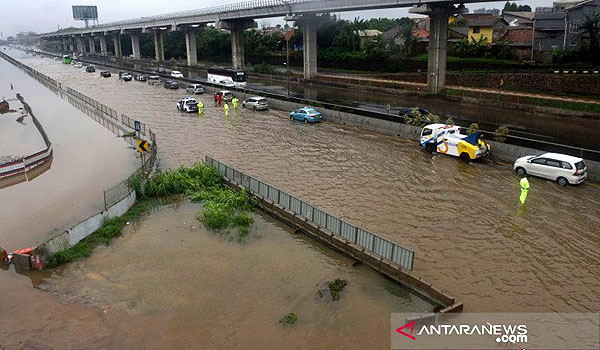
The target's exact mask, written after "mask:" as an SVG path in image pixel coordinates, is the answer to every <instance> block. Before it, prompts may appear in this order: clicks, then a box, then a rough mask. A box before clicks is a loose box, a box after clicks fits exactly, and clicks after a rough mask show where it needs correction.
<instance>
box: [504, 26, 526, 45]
mask: <svg viewBox="0 0 600 350" xmlns="http://www.w3.org/2000/svg"><path fill="white" fill-rule="evenodd" d="M507 29H508V32H507V33H506V35H505V36H504V40H506V42H507V43H509V44H517V43H520V44H522V43H529V44H531V35H532V34H533V29H532V28H514V29H513V28H510V27H508V28H507Z"/></svg>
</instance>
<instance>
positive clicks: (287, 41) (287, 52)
mask: <svg viewBox="0 0 600 350" xmlns="http://www.w3.org/2000/svg"><path fill="white" fill-rule="evenodd" d="M286 24H287V23H286ZM289 38H290V36H289V28H287V29H286V32H285V66H286V68H287V97H288V98H290V39H289Z"/></svg>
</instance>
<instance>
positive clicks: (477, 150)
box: [420, 124, 490, 162]
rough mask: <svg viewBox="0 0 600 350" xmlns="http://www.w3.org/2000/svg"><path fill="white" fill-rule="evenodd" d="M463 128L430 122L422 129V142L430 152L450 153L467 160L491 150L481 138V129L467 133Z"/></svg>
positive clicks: (479, 156) (481, 155) (476, 157)
mask: <svg viewBox="0 0 600 350" xmlns="http://www.w3.org/2000/svg"><path fill="white" fill-rule="evenodd" d="M462 130H464V129H463V128H461V127H459V126H456V125H446V124H429V125H426V126H425V127H424V128H423V130H421V141H420V144H421V146H422V147H424V148H425V150H426V151H427V152H429V153H433V152H438V153H443V154H449V155H451V156H455V157H459V158H460V159H462V160H464V161H466V162H468V161H471V160H475V159H478V158H481V157H483V156H484V155H485V154H486V153H488V152H489V150H490V146H489V145H488V144H487V143H486V142H484V141H483V140H482V139H481V135H482V133H481V132H480V131H477V132H474V133H472V134H470V135H465V134H461V131H462Z"/></svg>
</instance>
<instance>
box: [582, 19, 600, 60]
mask: <svg viewBox="0 0 600 350" xmlns="http://www.w3.org/2000/svg"><path fill="white" fill-rule="evenodd" d="M580 28H581V32H580V33H579V34H577V36H578V37H581V36H583V35H586V34H587V36H588V37H589V39H590V41H589V44H588V47H587V50H588V55H587V56H588V59H589V60H590V62H598V61H600V59H599V58H598V54H599V53H600V51H599V49H600V12H596V11H591V12H587V13H586V14H585V20H584V21H583V23H582V24H581V27H580Z"/></svg>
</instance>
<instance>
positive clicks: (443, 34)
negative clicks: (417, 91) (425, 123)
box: [408, 3, 465, 94]
mask: <svg viewBox="0 0 600 350" xmlns="http://www.w3.org/2000/svg"><path fill="white" fill-rule="evenodd" d="M408 12H409V13H417V14H421V15H428V16H429V46H428V48H427V51H428V56H429V57H428V62H427V92H428V93H430V94H439V93H440V92H442V91H443V90H444V88H445V87H446V55H447V53H448V18H450V16H451V15H452V14H455V13H463V12H465V7H464V5H459V6H458V7H454V5H452V4H448V3H437V4H435V3H432V4H428V5H415V6H413V7H412V8H411V9H409V11H408Z"/></svg>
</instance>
